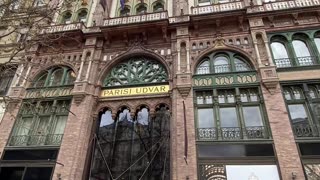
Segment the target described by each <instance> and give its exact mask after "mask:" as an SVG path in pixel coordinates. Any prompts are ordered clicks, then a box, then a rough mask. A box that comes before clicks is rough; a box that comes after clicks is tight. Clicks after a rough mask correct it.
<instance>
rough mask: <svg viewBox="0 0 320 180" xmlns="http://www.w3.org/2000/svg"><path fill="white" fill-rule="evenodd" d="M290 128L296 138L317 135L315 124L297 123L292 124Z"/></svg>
mask: <svg viewBox="0 0 320 180" xmlns="http://www.w3.org/2000/svg"><path fill="white" fill-rule="evenodd" d="M292 128H293V133H294V135H295V137H296V138H314V137H319V130H318V128H317V127H316V126H315V125H314V126H311V125H310V124H297V125H292Z"/></svg>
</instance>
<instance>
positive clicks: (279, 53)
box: [271, 42, 289, 59]
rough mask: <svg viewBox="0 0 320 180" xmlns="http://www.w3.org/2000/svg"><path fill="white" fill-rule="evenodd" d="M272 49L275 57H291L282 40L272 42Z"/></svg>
mask: <svg viewBox="0 0 320 180" xmlns="http://www.w3.org/2000/svg"><path fill="white" fill-rule="evenodd" d="M271 49H272V54H273V58H274V59H287V58H289V56H288V52H287V49H286V47H285V46H284V44H282V43H280V42H272V43H271Z"/></svg>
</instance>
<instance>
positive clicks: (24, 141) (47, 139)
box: [9, 134, 63, 146]
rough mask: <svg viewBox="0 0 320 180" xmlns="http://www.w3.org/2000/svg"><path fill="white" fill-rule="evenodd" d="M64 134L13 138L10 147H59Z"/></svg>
mask: <svg viewBox="0 0 320 180" xmlns="http://www.w3.org/2000/svg"><path fill="white" fill-rule="evenodd" d="M62 137H63V134H48V135H17V136H11V138H10V140H9V146H59V145H60V144H61V141H62Z"/></svg>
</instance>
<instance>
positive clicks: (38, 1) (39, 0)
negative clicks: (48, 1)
mask: <svg viewBox="0 0 320 180" xmlns="http://www.w3.org/2000/svg"><path fill="white" fill-rule="evenodd" d="M44 5H45V1H44V0H35V1H34V4H33V6H34V7H40V6H44Z"/></svg>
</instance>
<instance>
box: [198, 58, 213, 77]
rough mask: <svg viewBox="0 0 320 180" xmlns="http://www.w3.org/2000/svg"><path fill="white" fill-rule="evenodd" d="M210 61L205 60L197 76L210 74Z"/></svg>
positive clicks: (199, 67)
mask: <svg viewBox="0 0 320 180" xmlns="http://www.w3.org/2000/svg"><path fill="white" fill-rule="evenodd" d="M209 73H210V68H209V59H207V60H204V61H203V62H202V63H201V64H200V65H199V66H198V68H197V74H209Z"/></svg>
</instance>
